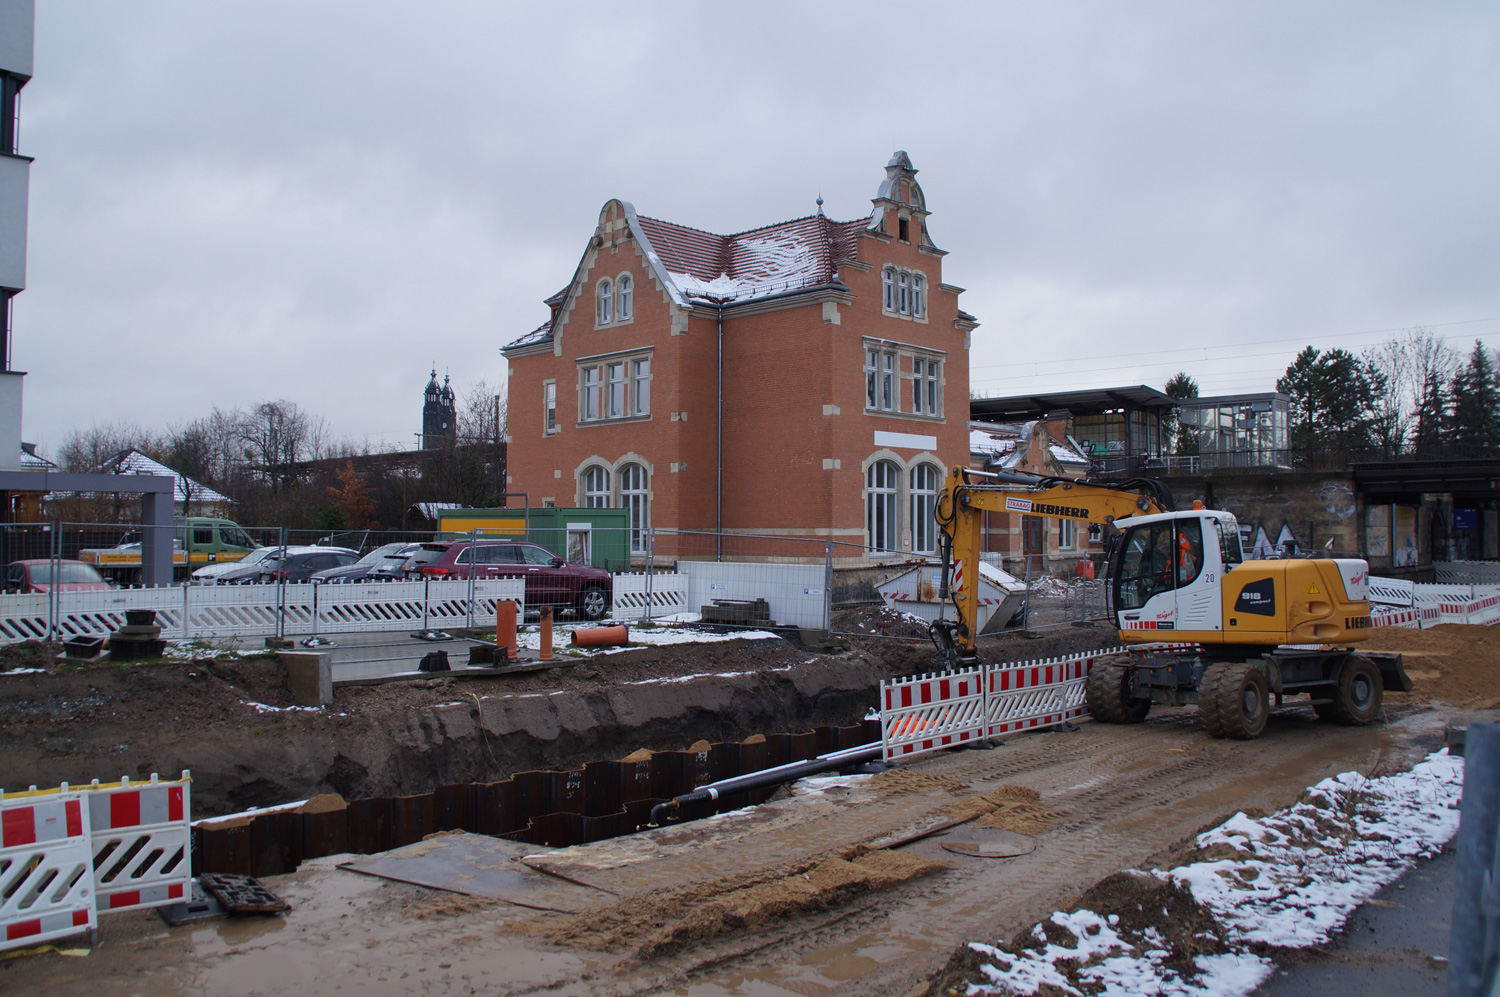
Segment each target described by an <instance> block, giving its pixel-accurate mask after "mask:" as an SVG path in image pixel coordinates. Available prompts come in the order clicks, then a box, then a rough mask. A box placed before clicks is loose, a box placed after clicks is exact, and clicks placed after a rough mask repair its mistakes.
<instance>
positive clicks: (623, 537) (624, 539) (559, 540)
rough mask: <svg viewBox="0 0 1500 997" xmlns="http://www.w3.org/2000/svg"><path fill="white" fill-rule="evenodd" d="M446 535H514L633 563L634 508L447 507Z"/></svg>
mask: <svg viewBox="0 0 1500 997" xmlns="http://www.w3.org/2000/svg"><path fill="white" fill-rule="evenodd" d="M438 531H439V532H440V533H441V534H442V535H443V536H444V537H451V538H455V539H457V538H459V537H465V536H468V535H469V534H470V532H471V531H473V532H474V533H476V534H477V535H478V536H480V537H502V538H503V537H514V538H515V539H517V540H519V539H522V538H524V539H526V540H529V541H531V542H532V543H534V544H538V545H540V546H542V547H545V548H547V549H548V550H550V551H551V552H552V553H553V554H556V555H557V556H558V557H562V558H566V559H568V560H570V561H575V562H577V563H580V564H591V565H593V566H594V567H596V568H604V569H605V570H607V571H625V570H628V569H629V567H630V512H629V510H626V509H559V508H555V507H548V508H543V509H531V510H526V509H445V510H444V511H443V514H442V516H441V517H440V518H439V520H438Z"/></svg>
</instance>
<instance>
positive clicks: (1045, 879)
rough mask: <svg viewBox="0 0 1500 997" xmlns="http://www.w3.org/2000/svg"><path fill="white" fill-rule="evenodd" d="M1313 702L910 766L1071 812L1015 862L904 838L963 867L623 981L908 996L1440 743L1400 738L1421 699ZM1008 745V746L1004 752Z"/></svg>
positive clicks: (1171, 718)
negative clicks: (1026, 930) (987, 946)
mask: <svg viewBox="0 0 1500 997" xmlns="http://www.w3.org/2000/svg"><path fill="white" fill-rule="evenodd" d="M1302 713H1306V714H1308V716H1309V717H1310V715H1311V711H1301V713H1299V712H1298V711H1296V710H1295V709H1293V710H1287V711H1281V712H1278V714H1276V715H1273V724H1275V726H1276V727H1277V728H1278V729H1273V730H1270V731H1268V732H1267V735H1266V737H1264V738H1262V739H1260V740H1258V741H1246V742H1235V741H1222V740H1212V739H1209V738H1208V737H1207V735H1206V734H1203V732H1202V728H1201V726H1199V721H1198V718H1197V716H1196V713H1194V712H1189V711H1183V712H1181V713H1179V714H1176V715H1171V714H1168V715H1163V716H1161V717H1160V718H1157V717H1153V718H1152V720H1151V722H1149V723H1147V724H1143V725H1139V726H1134V725H1132V726H1123V727H1122V726H1112V725H1097V724H1093V723H1089V724H1085V725H1083V729H1082V730H1081V731H1080V732H1078V733H1077V734H1056V733H1051V734H1045V735H1027V736H1026V737H1027V738H1028V739H1029V738H1035V741H1034V743H1017V742H1018V741H1021V740H1022V739H1020V738H1016V739H1012V740H1010V741H1007V742H1004V746H1002V747H998V748H995V749H993V751H977V750H967V751H958V752H951V753H948V754H946V755H939V756H933V757H930V758H928V759H925V760H923V761H921V762H918V763H914V767H915V766H920V767H921V770H922V771H924V772H927V773H931V774H941V775H946V776H949V777H952V778H955V779H959V780H961V781H966V782H968V783H969V784H970V785H971V786H972V787H974V788H975V789H976V790H977V791H984V790H983V789H982V788H981V787H986V788H987V787H988V786H989V784H991V783H1004V782H1007V781H1016V782H1020V783H1022V784H1026V785H1030V786H1032V788H1035V789H1037V790H1038V791H1039V792H1041V794H1042V802H1043V804H1044V805H1046V806H1048V807H1049V808H1051V809H1054V810H1057V811H1059V812H1061V813H1063V814H1064V815H1065V820H1064V821H1063V822H1062V823H1060V824H1058V825H1057V826H1055V827H1053V828H1051V829H1049V830H1048V831H1046V832H1044V833H1043V834H1041V835H1038V836H1037V838H1036V840H1037V849H1036V850H1035V851H1034V852H1032V853H1031V854H1029V855H1025V856H1021V857H1018V858H1014V859H1008V860H1004V861H994V860H985V859H967V858H963V857H960V856H955V855H953V854H951V853H948V852H945V851H943V850H942V849H941V847H940V845H939V843H938V842H937V841H936V840H935V839H926V840H924V841H921V842H917V843H915V844H913V845H910V846H907V848H908V849H909V850H911V851H912V852H914V853H916V854H919V855H922V856H924V857H928V858H935V859H939V860H942V861H947V862H949V863H950V864H951V865H952V869H951V870H950V871H949V872H946V873H944V874H942V875H940V876H936V877H933V878H931V879H927V880H919V881H917V882H914V883H910V884H907V885H905V886H903V887H901V888H899V889H898V890H895V891H892V892H891V893H889V894H886V895H884V896H883V897H882V900H881V902H879V903H877V904H872V905H870V906H869V907H868V909H866V910H864V911H862V912H860V913H858V914H856V915H853V916H849V917H843V918H837V919H832V920H830V921H827V922H822V921H821V920H818V921H813V922H812V923H808V922H806V921H804V922H802V923H793V924H789V925H787V926H785V927H783V928H779V929H776V931H775V932H774V935H775V937H774V938H773V940H771V941H770V943H769V944H759V945H756V946H755V947H754V951H753V952H751V953H750V954H748V955H746V956H745V957H743V958H740V957H735V956H732V955H729V954H728V953H729V949H731V948H733V947H734V946H728V945H726V946H724V948H723V949H719V948H717V947H714V946H707V947H705V948H703V949H700V950H698V951H697V952H695V953H693V954H692V957H691V958H687V959H685V960H683V961H681V962H674V965H673V966H672V967H671V968H670V969H668V968H667V967H665V966H662V967H659V969H660V970H664V971H665V972H666V977H667V978H670V979H671V980H672V981H673V982H672V983H671V984H666V983H665V982H663V976H662V975H658V974H652V975H653V976H654V977H655V979H654V981H653V983H654V984H655V985H647V986H645V987H643V988H641V990H639V991H628V992H632V993H634V992H642V993H646V992H671V990H672V989H673V988H675V987H683V986H684V985H687V986H688V988H689V989H690V991H691V993H693V994H694V995H698V994H718V993H732V992H744V991H743V990H739V989H738V988H739V987H741V986H743V985H744V984H745V983H746V982H747V981H750V980H754V981H756V982H757V983H758V984H760V985H762V986H763V988H764V989H763V990H757V991H755V992H757V993H759V992H766V993H778V992H783V991H784V992H787V993H793V994H801V995H817V997H834V995H852V994H862V995H863V994H889V995H901V994H906V993H907V992H909V991H910V990H911V988H912V986H913V984H914V983H915V982H917V981H920V980H921V979H924V978H925V977H926V976H927V975H928V974H930V973H931V972H934V971H936V969H937V968H938V967H939V966H940V965H941V964H942V962H943V961H944V960H945V959H946V958H947V957H948V955H949V954H950V953H951V952H952V950H953V948H954V947H955V946H956V945H958V944H961V943H962V942H963V941H965V940H983V939H991V940H993V939H996V938H1001V937H1009V935H1011V934H1012V933H1014V931H1016V930H1019V929H1020V928H1022V927H1024V926H1025V925H1027V924H1031V923H1034V922H1035V921H1037V920H1039V919H1041V918H1043V917H1045V916H1047V914H1049V913H1050V912H1051V911H1053V910H1056V909H1060V908H1061V906H1062V905H1063V904H1065V903H1067V902H1068V901H1070V900H1072V899H1073V898H1075V897H1076V896H1077V895H1078V894H1080V893H1082V892H1083V891H1084V890H1085V889H1086V888H1087V887H1088V886H1089V885H1091V884H1092V883H1094V882H1096V881H1098V880H1099V879H1102V878H1103V877H1104V876H1107V875H1109V874H1111V873H1114V872H1116V871H1118V870H1119V869H1121V868H1128V867H1130V866H1133V865H1140V864H1145V863H1148V861H1149V860H1150V859H1151V857H1152V856H1153V855H1158V854H1161V853H1162V852H1164V851H1166V850H1168V849H1169V848H1171V847H1173V846H1175V845H1177V844H1178V843H1179V842H1181V841H1182V840H1183V839H1185V838H1187V837H1190V836H1191V835H1192V834H1193V833H1195V832H1196V831H1197V830H1199V829H1200V828H1202V827H1203V826H1205V825H1207V824H1211V823H1216V822H1218V821H1220V820H1222V819H1224V818H1226V817H1227V816H1229V815H1230V814H1232V813H1233V812H1234V811H1236V810H1242V809H1246V808H1248V807H1251V806H1279V805H1282V804H1284V803H1286V802H1289V801H1290V800H1291V799H1293V798H1295V797H1296V795H1297V794H1298V793H1300V792H1301V790H1302V789H1303V788H1305V787H1306V786H1307V785H1310V784H1312V783H1313V782H1316V781H1317V780H1318V779H1319V778H1322V777H1323V776H1324V775H1326V774H1329V770H1330V769H1338V770H1347V769H1348V768H1351V767H1353V768H1357V767H1360V766H1361V765H1363V764H1365V763H1366V762H1367V760H1368V759H1369V758H1370V757H1372V756H1375V755H1378V754H1379V753H1380V752H1381V751H1384V750H1386V749H1387V748H1390V747H1392V746H1395V747H1397V748H1398V749H1399V750H1401V751H1403V752H1405V753H1407V754H1413V755H1415V754H1421V753H1425V750H1430V749H1421V750H1418V749H1416V748H1413V747H1411V745H1410V744H1409V743H1408V744H1405V745H1402V744H1401V743H1400V742H1403V741H1404V742H1411V741H1413V740H1414V739H1415V738H1417V736H1418V735H1421V736H1424V737H1426V738H1428V739H1430V738H1431V735H1432V734H1433V732H1434V731H1435V730H1438V729H1440V727H1441V722H1440V720H1439V719H1438V718H1437V717H1436V715H1434V714H1431V713H1426V714H1425V715H1424V711H1420V710H1411V711H1403V714H1404V715H1403V716H1401V717H1398V718H1392V719H1393V722H1391V723H1386V724H1380V725H1377V726H1373V727H1368V728H1343V727H1337V726H1333V725H1326V724H1317V723H1314V722H1312V721H1311V720H1309V719H1307V718H1304V717H1303V716H1302V715H1301V714H1302ZM1278 721H1279V723H1278ZM1193 727H1197V731H1196V732H1194V731H1193V730H1192V728H1193ZM1184 734H1186V735H1188V736H1186V737H1184V736H1183V735H1184ZM1278 735H1281V736H1279V737H1278ZM1164 741H1165V742H1166V743H1164ZM1166 751H1174V752H1175V751H1181V752H1182V754H1181V755H1180V756H1178V755H1175V754H1172V755H1168V754H1165V753H1164V752H1166ZM997 752H1012V753H1010V754H1007V755H1006V757H1005V758H1004V759H1003V760H1001V759H997V758H994V755H995V753H997ZM961 831H962V829H961V828H960V829H959V830H958V831H955V832H953V833H955V834H958V833H960V832H961ZM743 943H744V940H743V939H741V940H740V946H738V947H739V948H745V946H744V944H743ZM893 953H894V954H893ZM825 969H826V970H827V972H824V970H825ZM732 981H739V982H738V983H733V982H732Z"/></svg>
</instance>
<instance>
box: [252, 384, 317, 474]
mask: <svg viewBox="0 0 1500 997" xmlns="http://www.w3.org/2000/svg"><path fill="white" fill-rule="evenodd" d="M310 435H311V427H310V425H309V419H308V416H307V413H305V412H303V411H302V410H301V409H299V408H298V407H297V404H296V403H295V402H289V401H286V400H285V399H280V400H277V401H274V402H262V403H260V404H259V405H257V406H255V408H253V409H252V410H251V411H250V413H249V415H248V416H246V418H245V421H244V423H243V425H242V426H241V428H240V437H239V439H240V442H241V443H243V444H244V446H245V459H246V460H247V461H248V462H249V463H250V465H251V466H252V467H253V468H254V469H255V471H256V472H257V473H259V474H260V476H261V477H262V479H263V480H265V481H267V482H268V483H269V484H270V485H271V491H272V492H273V493H275V492H276V491H277V490H278V489H280V488H285V487H286V486H288V485H289V484H291V483H292V480H293V479H294V477H295V475H293V474H292V472H291V471H290V469H289V468H288V467H287V465H288V464H294V463H296V462H297V461H299V460H302V459H303V458H304V457H306V455H307V449H308V441H309V438H310Z"/></svg>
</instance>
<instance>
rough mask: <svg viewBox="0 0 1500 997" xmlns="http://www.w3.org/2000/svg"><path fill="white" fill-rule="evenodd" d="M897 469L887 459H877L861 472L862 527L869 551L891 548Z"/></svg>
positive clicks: (894, 536) (895, 533)
mask: <svg viewBox="0 0 1500 997" xmlns="http://www.w3.org/2000/svg"><path fill="white" fill-rule="evenodd" d="M900 480H901V478H900V471H899V469H898V468H897V467H896V465H895V464H893V463H891V462H890V461H888V460H877V461H876V462H875V463H873V464H871V465H870V469H869V470H868V471H866V472H865V530H866V532H867V534H868V536H869V538H870V539H869V542H870V550H871V552H872V553H881V552H885V551H894V550H895V549H896V543H897V538H898V535H899V531H898V529H897V523H896V517H897V510H896V494H897V490H898V487H899V483H900Z"/></svg>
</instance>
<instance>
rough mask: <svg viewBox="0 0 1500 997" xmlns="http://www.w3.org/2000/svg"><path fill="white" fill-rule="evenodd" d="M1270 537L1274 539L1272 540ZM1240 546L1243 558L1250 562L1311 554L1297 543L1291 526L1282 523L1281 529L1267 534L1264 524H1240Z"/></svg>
mask: <svg viewBox="0 0 1500 997" xmlns="http://www.w3.org/2000/svg"><path fill="white" fill-rule="evenodd" d="M1272 537H1275V539H1274V540H1273V539H1272ZM1240 546H1241V547H1242V548H1243V549H1244V551H1245V557H1246V558H1248V559H1249V560H1251V561H1266V560H1270V559H1272V558H1277V557H1297V556H1299V555H1304V554H1310V553H1312V552H1311V551H1310V550H1308V549H1307V548H1306V547H1303V546H1302V544H1300V543H1298V542H1297V535H1296V534H1295V533H1293V532H1292V527H1291V524H1289V523H1285V522H1283V523H1282V524H1281V529H1279V530H1277V531H1276V532H1275V533H1269V532H1267V530H1266V527H1265V524H1264V523H1241V524H1240Z"/></svg>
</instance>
